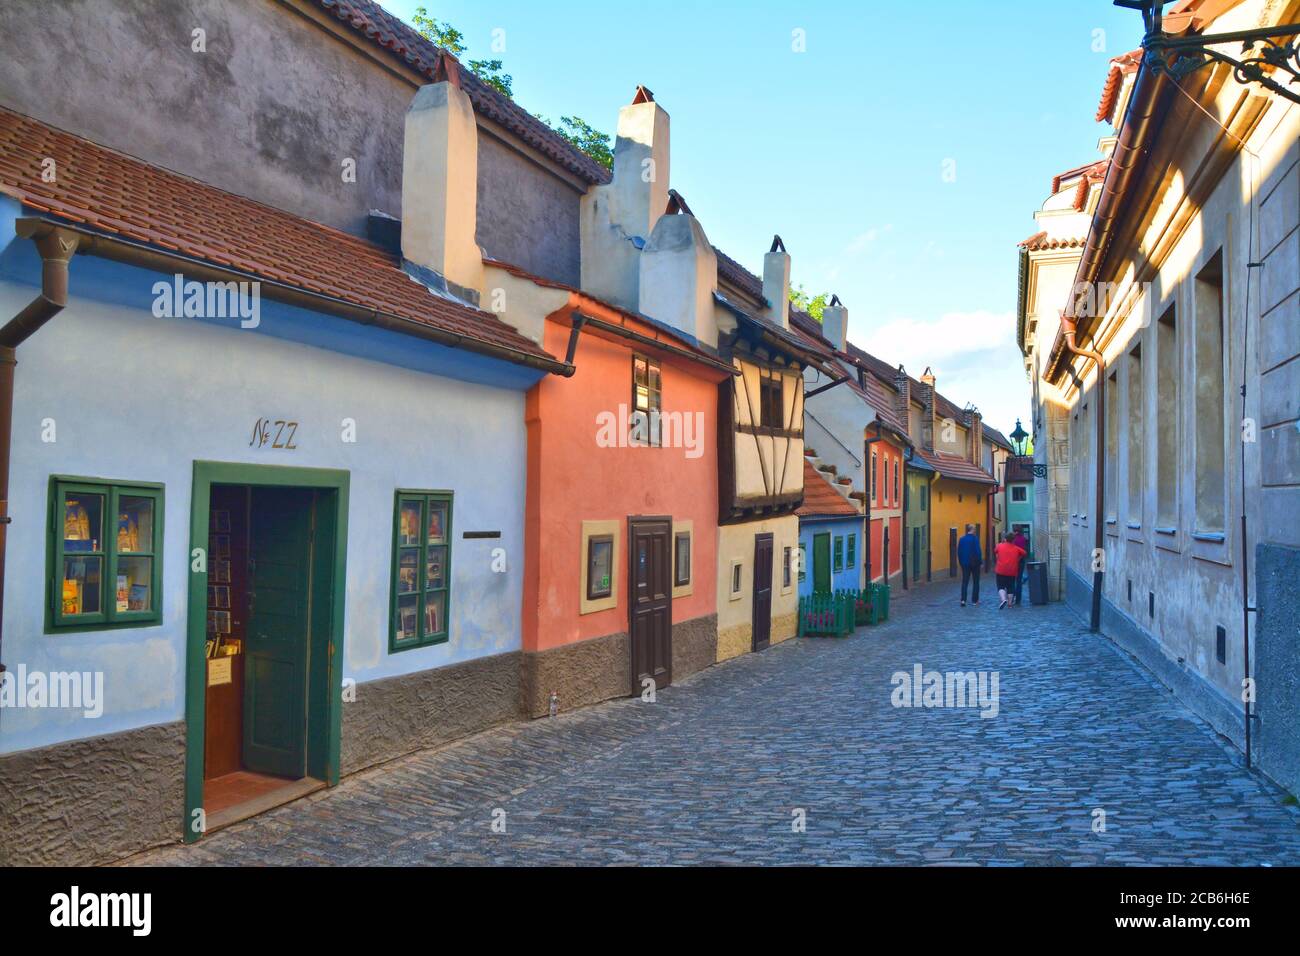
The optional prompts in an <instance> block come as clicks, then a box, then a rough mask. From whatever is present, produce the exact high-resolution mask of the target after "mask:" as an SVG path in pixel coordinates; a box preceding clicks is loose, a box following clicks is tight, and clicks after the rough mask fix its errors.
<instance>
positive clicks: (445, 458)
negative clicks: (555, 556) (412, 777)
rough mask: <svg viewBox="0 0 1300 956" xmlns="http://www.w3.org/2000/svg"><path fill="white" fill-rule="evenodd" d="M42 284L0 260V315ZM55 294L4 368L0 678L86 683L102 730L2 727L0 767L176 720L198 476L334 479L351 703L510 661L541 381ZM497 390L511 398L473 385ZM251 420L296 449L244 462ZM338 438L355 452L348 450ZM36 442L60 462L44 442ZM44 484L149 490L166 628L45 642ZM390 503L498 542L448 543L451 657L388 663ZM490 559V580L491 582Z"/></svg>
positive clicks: (97, 272) (8, 721) (278, 314)
mask: <svg viewBox="0 0 1300 956" xmlns="http://www.w3.org/2000/svg"><path fill="white" fill-rule="evenodd" d="M10 235H11V233H10ZM4 245H5V242H4V240H3V239H2V238H0V248H3V247H4ZM38 269H39V266H38V264H37V257H36V256H35V252H34V249H33V248H32V247H31V244H30V243H28V242H25V241H18V242H14V243H13V244H12V245H11V246H10V247H9V248H8V249H7V250H6V251H5V252H4V254H3V255H0V315H13V314H16V313H17V312H18V311H19V309H21V308H22V307H23V306H24V305H26V304H27V302H29V301H30V300H31V298H32V297H33V295H34V294H35V292H36V288H35V285H34V280H35V276H36V275H38V274H39V273H38ZM71 275H72V282H71V299H70V302H69V305H68V307H67V308H66V309H65V310H64V311H63V312H62V313H60V314H59V315H58V316H57V317H56V318H55V319H54V320H53V321H51V322H50V323H49V325H47V326H46V327H44V328H43V329H41V330H40V331H39V332H38V333H37V334H36V335H34V336H33V337H32V338H31V339H29V340H28V341H27V342H26V343H24V344H23V345H22V346H20V348H19V349H18V368H17V373H16V378H17V382H16V395H15V402H14V423H15V424H14V432H13V463H12V471H11V496H10V508H11V513H12V514H13V516H14V523H13V524H12V525H11V526H10V528H9V533H8V554H9V560H8V573H7V575H6V581H5V602H4V613H5V620H4V633H5V646H4V647H5V662H6V664H8V665H9V666H10V667H11V668H12V667H16V666H17V665H19V664H26V665H27V667H28V669H29V670H33V669H35V670H42V671H79V672H80V671H98V672H102V673H103V674H104V696H105V705H104V713H103V716H101V717H99V718H97V719H88V718H85V717H84V716H82V712H81V711H73V710H57V709H14V710H7V711H6V712H5V714H4V717H3V720H2V721H0V752H8V751H16V750H24V749H27V748H32V747H39V746H42V745H46V744H51V743H57V742H60V741H66V740H71V739H77V738H81V737H86V736H90V735H96V734H107V733H113V732H117V731H123V730H129V729H133V728H138V727H143V726H148V725H153V724H163V723H169V722H172V721H176V720H180V719H182V718H183V715H184V676H185V654H186V650H185V635H186V614H187V594H186V589H187V587H188V577H189V548H190V542H189V534H190V532H189V527H190V505H191V487H192V477H193V475H192V472H193V462H194V461H195V460H214V461H224V462H246V463H251V464H258V465H293V466H298V467H319V468H332V469H343V470H346V471H348V472H349V474H350V511H349V514H348V545H347V582H346V587H347V593H346V607H345V628H346V632H345V634H344V635H343V640H344V654H343V661H344V667H345V671H344V674H343V677H344V678H345V679H346V678H351V679H354V680H356V681H357V682H358V683H359V684H361V685H362V686H361V687H360V688H359V689H358V694H359V695H364V693H365V687H364V685H365V682H367V681H371V680H375V679H378V678H381V677H391V676H396V675H400V674H408V673H412V672H416V671H422V670H428V669H432V668H436V667H441V666H444V665H447V664H453V663H457V662H462V661H467V660H471V659H475V658H479V657H485V656H489V655H498V654H502V653H506V652H510V651H516V650H518V649H519V648H520V645H521V634H520V626H519V613H518V608H519V606H520V600H521V596H522V582H523V519H524V513H523V500H524V463H525V455H524V451H525V434H524V424H523V411H524V391H525V389H526V388H527V387H528V385H530V384H531V383H532V382H534V381H535V380H536V377H537V375H536V373H527V374H520V373H521V371H522V370H516V369H515V368H514V367H511V366H505V367H504V371H502V363H497V362H490V361H488V360H479V359H477V358H476V357H474V356H470V355H468V354H467V353H456V352H454V351H452V350H450V349H444V348H442V347H440V346H434V345H432V344H431V343H423V342H419V341H416V340H414V339H411V338H409V337H405V336H397V335H393V334H392V333H386V332H382V331H381V330H376V329H367V328H364V327H362V326H360V325H357V324H355V323H350V322H345V321H343V320H334V319H331V318H329V317H327V316H323V315H319V314H315V313H309V312H306V311H304V310H301V309H296V308H291V307H287V306H280V305H278V304H275V303H270V302H266V301H263V302H262V304H261V324H260V326H259V327H258V328H257V329H255V330H243V329H240V328H239V327H238V322H237V320H220V319H218V320H213V321H205V320H195V319H174V318H155V317H154V316H153V315H152V314H151V312H150V305H151V302H152V293H151V291H150V290H151V289H152V286H153V283H154V282H155V281H159V280H162V279H168V280H169V279H170V277H162V276H160V275H158V274H156V273H151V272H147V271H145V270H142V269H136V268H134V267H128V266H122V265H118V264H116V263H109V262H107V261H105V260H99V259H94V258H92V257H77V258H75V259H74V260H73V263H72V270H71ZM15 280H19V281H15ZM307 342H314V343H317V345H308V344H305V343H307ZM448 373H455V374H463V375H468V376H473V377H477V378H479V379H480V380H479V381H467V380H464V379H460V380H457V379H452V378H450V377H447V376H448ZM496 375H502V376H504V379H503V380H505V381H509V387H497V386H494V385H491V384H488V381H490V380H491V379H492V378H493V377H494V376H496ZM263 417H269V418H272V419H276V418H282V419H287V420H295V421H297V422H298V423H299V427H298V429H297V433H296V438H295V444H296V445H297V448H296V449H295V450H270V449H269V448H262V447H250V443H251V435H252V432H253V428H254V424H255V423H256V422H257V421H258V419H260V418H263ZM346 419H351V420H352V421H354V422H355V425H356V441H355V443H349V442H347V441H345V440H344V439H343V434H344V427H345V420H346ZM466 422H473V426H472V427H467V426H466ZM49 423H52V424H53V426H54V427H55V428H56V431H55V433H54V434H55V436H56V440H54V441H46V440H42V438H43V435H48V429H47V427H46V426H47V424H49ZM55 474H62V475H77V476H83V477H95V478H105V479H115V480H126V481H149V482H162V483H163V484H164V485H165V495H166V497H165V505H164V514H165V529H164V533H165V539H164V543H163V552H162V561H163V569H162V581H163V583H162V591H161V606H162V615H163V616H162V623H161V624H159V625H154V626H149V627H138V628H127V629H121V630H108V631H87V632H78V633H67V632H63V633H57V634H45V633H44V602H45V599H46V597H45V591H46V587H45V581H44V577H45V558H46V531H45V529H46V524H47V517H46V516H47V514H48V494H49V479H50V476H51V475H55ZM397 488H427V489H449V490H451V491H453V492H454V493H455V503H454V512H453V528H454V529H455V530H456V531H457V532H464V531H471V530H492V531H498V532H500V535H501V536H500V538H499V539H489V540H464V539H463V538H459V537H458V538H456V539H455V540H454V541H453V543H452V559H451V567H452V590H451V609H450V629H451V638H450V640H449V641H447V642H446V643H444V644H440V645H436V646H433V647H427V648H420V649H415V650H409V651H403V652H401V653H398V654H390V653H389V652H388V632H389V621H388V608H389V597H390V587H391V582H390V578H391V574H392V545H393V541H392V535H393V508H394V492H395V490H396V489H397ZM498 547H500V548H502V549H504V557H505V561H506V570H505V571H503V572H495V571H493V570H492V561H493V551H494V549H496V548H498ZM344 722H345V725H346V723H347V719H346V716H345V721H344Z"/></svg>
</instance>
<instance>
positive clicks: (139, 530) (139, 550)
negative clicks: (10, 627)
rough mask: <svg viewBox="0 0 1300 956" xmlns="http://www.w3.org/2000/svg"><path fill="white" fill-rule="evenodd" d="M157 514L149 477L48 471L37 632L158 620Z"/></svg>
mask: <svg viewBox="0 0 1300 956" xmlns="http://www.w3.org/2000/svg"><path fill="white" fill-rule="evenodd" d="M163 512H164V508H163V486H162V485H161V484H157V483H155V482H142V481H113V480H109V479H103V478H77V477H72V476H67V475H52V476H51V477H50V493H49V523H48V526H47V529H48V541H47V546H46V549H45V554H46V569H45V570H46V583H45V633H47V634H52V633H65V632H69V631H101V630H108V629H114V628H124V627H149V626H152V625H157V624H161V623H162V603H163V595H162V563H163ZM69 534H71V535H72V537H69ZM86 545H89V546H88V547H87V546H86ZM91 582H93V583H94V589H93V591H92V589H91V587H90V584H91ZM110 582H111V585H112V586H111V587H110ZM133 605H135V606H133ZM140 605H143V606H140Z"/></svg>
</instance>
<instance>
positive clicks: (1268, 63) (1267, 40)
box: [1115, 0, 1300, 103]
mask: <svg viewBox="0 0 1300 956" xmlns="http://www.w3.org/2000/svg"><path fill="white" fill-rule="evenodd" d="M1166 2H1167V0H1115V6H1117V7H1125V8H1127V9H1129V10H1140V11H1141V12H1142V21H1143V23H1144V25H1145V26H1146V36H1145V37H1143V39H1142V49H1143V50H1145V51H1146V55H1145V57H1144V58H1143V60H1144V62H1145V64H1146V66H1147V68H1148V69H1149V70H1151V71H1152V73H1168V74H1169V75H1170V76H1171V77H1172V78H1173V79H1175V80H1181V79H1182V78H1183V77H1185V76H1187V75H1189V74H1191V73H1194V72H1196V71H1197V70H1199V69H1200V68H1201V67H1203V66H1208V65H1210V64H1211V63H1215V62H1218V63H1226V64H1228V65H1229V66H1231V67H1232V72H1233V76H1235V77H1236V79H1237V82H1238V83H1242V84H1248V83H1258V84H1259V85H1260V86H1262V87H1264V88H1265V89H1267V90H1271V91H1272V92H1274V93H1276V94H1277V95H1278V96H1282V97H1285V98H1286V99H1288V100H1290V101H1291V102H1293V103H1300V90H1297V89H1293V88H1292V84H1295V83H1296V82H1298V81H1300V45H1298V44H1297V40H1296V38H1297V37H1298V36H1300V23H1283V24H1278V25H1277V26H1273V27H1263V28H1260V29H1256V30H1234V31H1232V32H1230V33H1202V34H1194V35H1187V36H1182V35H1177V34H1172V33H1167V32H1165V18H1164V5H1165V3H1166ZM1225 43H1240V44H1241V53H1240V54H1238V56H1235V57H1234V56H1230V55H1229V54H1227V53H1224V52H1223V51H1222V50H1216V49H1214V48H1215V47H1216V46H1219V45H1221V44H1225ZM1279 75H1280V76H1281V77H1282V78H1284V79H1286V85H1284V84H1282V83H1279V82H1278V81H1277V80H1276V79H1274V78H1273V77H1274V76H1279ZM1287 77H1289V79H1287Z"/></svg>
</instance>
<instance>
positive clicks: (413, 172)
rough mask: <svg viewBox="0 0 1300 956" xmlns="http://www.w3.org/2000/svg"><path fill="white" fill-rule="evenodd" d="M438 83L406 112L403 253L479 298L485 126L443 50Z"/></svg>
mask: <svg viewBox="0 0 1300 956" xmlns="http://www.w3.org/2000/svg"><path fill="white" fill-rule="evenodd" d="M434 77H435V82H433V83H431V84H429V85H428V86H422V87H420V89H419V90H418V91H417V92H416V94H415V98H414V99H413V100H412V101H411V105H410V107H409V108H408V109H407V111H406V134H405V139H404V141H403V145H402V257H403V258H404V259H406V260H407V261H408V262H410V263H412V264H414V265H416V266H420V267H423V268H425V269H430V270H432V271H433V272H436V273H437V274H438V275H439V276H441V277H442V278H443V279H445V280H446V282H447V284H448V287H449V290H450V291H451V292H452V293H453V294H457V295H460V296H461V297H463V298H470V299H472V300H474V301H477V298H478V289H479V288H481V286H482V278H483V253H482V250H480V249H479V246H478V243H477V242H476V241H475V239H474V233H475V229H476V225H477V205H478V127H477V124H476V123H475V121H474V107H473V105H472V104H471V103H470V99H469V96H467V95H466V93H465V91H464V90H462V89H461V88H460V69H459V64H458V63H457V62H456V58H455V57H453V56H451V55H450V54H447V53H443V54H442V55H440V56H439V59H438V64H437V66H436V67H435V70H434Z"/></svg>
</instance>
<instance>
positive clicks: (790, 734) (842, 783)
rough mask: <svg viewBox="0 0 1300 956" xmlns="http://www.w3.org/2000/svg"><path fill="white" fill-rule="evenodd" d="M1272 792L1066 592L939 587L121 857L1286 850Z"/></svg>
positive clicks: (933, 856) (377, 858) (1294, 858)
mask: <svg viewBox="0 0 1300 956" xmlns="http://www.w3.org/2000/svg"><path fill="white" fill-rule="evenodd" d="M916 664H920V665H922V666H923V668H925V669H926V670H932V669H933V670H938V671H997V672H998V673H999V690H1000V699H999V712H998V714H997V716H996V717H992V718H988V719H985V718H981V717H980V715H979V711H978V709H975V708H964V709H961V708H933V709H924V708H922V709H915V708H895V707H894V706H892V704H891V692H892V691H893V685H892V684H891V675H892V674H894V672H896V671H907V672H909V673H910V672H911V671H912V670H913V667H914V665H916ZM1283 796H1284V795H1283V794H1282V793H1281V792H1280V791H1279V790H1277V789H1275V788H1273V787H1272V786H1271V785H1269V784H1267V783H1266V782H1263V781H1261V779H1260V778H1258V777H1256V776H1253V775H1251V774H1249V773H1247V772H1246V771H1245V770H1244V769H1243V766H1242V762H1241V759H1240V756H1239V754H1237V753H1236V752H1235V751H1232V750H1230V749H1229V748H1228V747H1227V746H1226V745H1225V744H1224V743H1223V742H1222V741H1221V740H1219V738H1217V737H1216V736H1215V735H1214V734H1213V733H1212V731H1210V729H1209V728H1208V726H1207V725H1205V724H1204V723H1202V722H1201V721H1200V720H1198V719H1197V718H1195V717H1194V716H1193V715H1192V714H1191V712H1190V711H1188V710H1187V709H1186V708H1184V707H1183V706H1181V705H1180V704H1179V703H1178V702H1177V701H1176V699H1174V698H1173V697H1172V695H1171V694H1170V693H1169V692H1168V691H1167V690H1165V689H1164V688H1163V687H1162V686H1161V685H1159V684H1158V683H1157V682H1156V681H1155V680H1154V678H1152V677H1151V676H1150V675H1149V674H1147V673H1146V672H1145V671H1143V670H1141V669H1140V667H1139V666H1138V665H1137V664H1136V663H1134V662H1132V661H1131V659H1130V658H1128V657H1127V656H1125V655H1124V654H1123V653H1122V652H1120V651H1119V650H1117V649H1116V648H1115V647H1114V646H1113V645H1111V644H1110V643H1109V642H1107V641H1106V640H1105V639H1102V638H1098V637H1096V636H1094V635H1091V634H1089V633H1088V632H1087V629H1086V627H1084V626H1083V625H1082V624H1081V622H1080V621H1079V620H1078V619H1077V618H1076V617H1075V616H1074V615H1073V614H1072V613H1071V612H1070V611H1069V610H1067V609H1066V608H1065V607H1064V606H1063V605H1051V606H1049V607H1044V608H1035V607H1024V608H1015V609H1008V610H1005V611H997V610H995V607H994V606H993V605H988V604H986V605H984V606H981V607H968V608H960V607H959V606H958V605H957V601H956V598H955V592H954V591H952V590H951V588H950V587H949V586H947V585H943V586H938V585H936V586H932V587H930V588H928V589H922V590H920V591H913V592H911V594H910V595H907V596H903V595H899V597H898V599H896V601H895V603H894V608H893V616H892V619H891V620H890V621H889V622H888V623H887V624H885V625H882V626H879V627H876V628H864V629H862V630H859V631H858V633H857V634H856V635H854V636H853V637H851V638H848V639H842V640H832V639H796V640H792V641H787V642H786V643H784V644H780V645H777V646H775V647H773V648H771V649H769V650H767V651H765V652H763V653H761V654H751V655H747V656H745V657H743V658H739V659H737V660H735V661H731V662H728V663H725V664H722V665H719V666H716V667H712V668H709V669H708V670H706V671H704V672H702V673H700V674H697V675H695V676H693V677H692V678H690V679H688V680H684V681H682V682H681V683H679V684H677V685H675V686H673V687H670V688H666V689H664V690H663V691H661V692H660V693H659V696H658V701H657V702H656V703H653V704H647V703H642V702H640V701H639V700H624V701H614V702H610V703H607V704H602V705H600V706H597V707H591V708H587V709H584V710H580V711H576V712H574V713H568V714H561V715H560V716H559V717H557V718H554V719H542V720H537V721H532V722H529V723H522V724H517V725H512V726H507V727H502V728H499V729H496V730H492V731H489V732H486V733H483V734H479V735H477V736H475V737H472V738H470V739H468V740H465V741H462V742H460V743H457V744H454V745H452V746H449V747H446V748H443V749H440V750H437V751H427V752H422V753H419V754H415V755H412V756H410V757H406V758H403V759H401V760H399V761H395V762H393V763H390V764H388V765H386V766H383V767H380V768H376V769H375V770H371V771H368V772H366V773H364V774H360V775H357V776H354V777H351V778H348V779H346V780H344V781H343V783H342V784H341V785H340V786H339V787H337V788H335V789H334V790H332V791H328V792H322V793H318V794H316V795H313V796H312V797H309V798H307V799H305V800H300V801H298V802H297V803H294V804H291V805H289V806H286V807H282V808H280V809H279V810H276V811H273V812H271V813H267V814H264V815H262V816H260V817H257V818H254V819H252V820H249V821H246V822H245V823H242V824H239V825H237V826H234V827H230V828H228V829H226V830H223V831H220V832H218V833H215V834H213V835H212V836H210V837H208V838H207V839H205V840H204V841H202V842H201V843H200V844H198V845H195V846H192V847H180V846H177V847H168V848H164V849H161V850H157V851H153V852H150V853H146V854H142V855H140V856H137V857H134V858H132V859H131V860H130V861H129V862H131V863H149V864H291V863H292V864H302V863H305V864H310V863H334V864H530V863H540V864H627V863H648V864H692V863H704V864H712V863H739V864H767V863H804V864H814V863H841V864H849V863H852V864H875V863H899V864H938V865H961V864H968V865H969V864H992V865H1017V864H1049V865H1059V864H1067V865H1069V864H1242V865H1258V864H1270V865H1287V864H1290V865H1295V864H1300V813H1297V811H1296V810H1294V809H1293V808H1291V807H1288V806H1286V805H1284V804H1283ZM798 809H801V810H803V811H804V812H805V813H806V827H807V828H806V832H802V833H800V832H794V827H793V826H792V823H793V822H794V820H795V813H794V811H796V810H798ZM1096 809H1102V810H1104V811H1105V814H1106V816H1105V822H1106V830H1105V832H1104V833H1094V832H1093V820H1094V810H1096ZM495 810H501V811H504V822H505V829H506V832H504V833H498V832H493V829H492V824H493V819H494V817H493V813H494V811H495ZM498 818H499V815H498Z"/></svg>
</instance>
